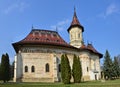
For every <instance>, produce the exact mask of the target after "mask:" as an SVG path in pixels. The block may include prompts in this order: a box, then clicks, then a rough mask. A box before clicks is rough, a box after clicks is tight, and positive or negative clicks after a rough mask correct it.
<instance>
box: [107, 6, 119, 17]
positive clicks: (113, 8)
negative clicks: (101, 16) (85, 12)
mask: <svg viewBox="0 0 120 87" xmlns="http://www.w3.org/2000/svg"><path fill="white" fill-rule="evenodd" d="M114 13H119V7H118V6H117V5H116V4H110V5H109V6H108V7H107V9H106V12H105V14H106V16H108V15H111V14H114Z"/></svg>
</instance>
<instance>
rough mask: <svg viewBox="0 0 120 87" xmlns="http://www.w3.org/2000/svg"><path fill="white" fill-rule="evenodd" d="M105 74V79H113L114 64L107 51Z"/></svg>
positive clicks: (104, 66) (104, 65)
mask: <svg viewBox="0 0 120 87" xmlns="http://www.w3.org/2000/svg"><path fill="white" fill-rule="evenodd" d="M103 72H104V77H105V79H112V77H113V76H114V73H113V63H112V60H111V58H110V54H109V52H108V50H106V53H105V56H104V64H103Z"/></svg>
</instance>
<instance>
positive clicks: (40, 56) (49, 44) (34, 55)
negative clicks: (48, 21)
mask: <svg viewBox="0 0 120 87" xmlns="http://www.w3.org/2000/svg"><path fill="white" fill-rule="evenodd" d="M66 30H67V31H68V33H69V38H70V42H69V43H67V42H66V41H65V40H64V39H63V38H62V37H61V36H60V35H59V33H58V32H57V31H51V30H47V29H34V28H33V29H32V30H31V32H30V33H29V34H28V35H27V36H26V37H25V38H23V39H22V40H20V41H18V42H15V43H12V46H13V48H14V50H15V52H16V55H15V63H14V64H15V65H14V66H15V67H14V82H60V81H61V69H60V64H61V55H62V54H67V56H68V59H69V62H70V66H71V69H72V64H73V56H74V54H75V55H77V56H79V58H80V59H79V60H80V61H81V66H82V80H83V81H90V80H99V79H100V78H101V70H100V58H102V57H103V55H102V54H101V53H100V52H98V51H97V50H96V49H95V48H94V46H93V45H92V44H90V43H88V44H87V45H86V44H84V41H83V35H82V34H83V32H84V31H85V30H84V27H83V26H82V25H81V23H80V22H79V20H78V17H77V14H76V11H75V10H74V14H73V19H72V21H71V24H70V26H69V27H68V29H66ZM71 81H73V78H71Z"/></svg>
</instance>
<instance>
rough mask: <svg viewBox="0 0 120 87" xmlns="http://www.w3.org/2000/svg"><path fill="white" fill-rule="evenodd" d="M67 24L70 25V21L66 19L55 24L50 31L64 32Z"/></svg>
mask: <svg viewBox="0 0 120 87" xmlns="http://www.w3.org/2000/svg"><path fill="white" fill-rule="evenodd" d="M68 23H70V20H68V19H66V20H63V21H60V22H58V23H57V24H55V25H52V26H50V27H51V28H52V29H56V28H57V29H58V30H60V31H62V30H64V27H65V25H67V24H68Z"/></svg>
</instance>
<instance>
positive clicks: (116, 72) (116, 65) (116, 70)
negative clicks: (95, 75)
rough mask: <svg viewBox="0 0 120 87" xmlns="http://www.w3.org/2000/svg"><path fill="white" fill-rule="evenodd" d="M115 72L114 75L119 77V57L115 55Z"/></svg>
mask: <svg viewBox="0 0 120 87" xmlns="http://www.w3.org/2000/svg"><path fill="white" fill-rule="evenodd" d="M113 69H114V70H113V72H114V77H117V78H118V77H119V76H120V67H119V63H118V59H117V57H114V62H113Z"/></svg>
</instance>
